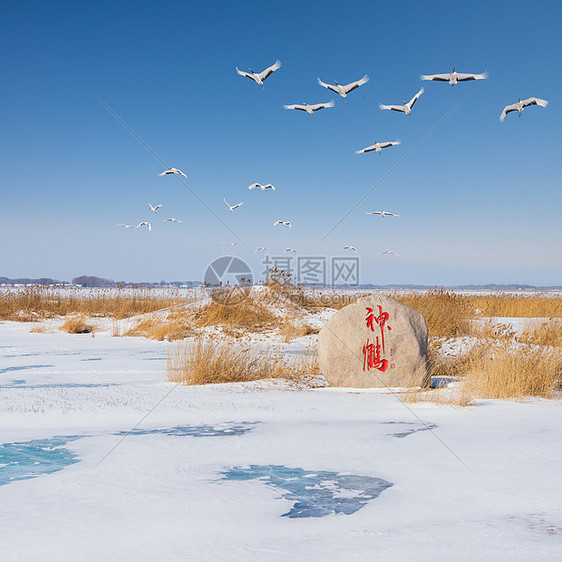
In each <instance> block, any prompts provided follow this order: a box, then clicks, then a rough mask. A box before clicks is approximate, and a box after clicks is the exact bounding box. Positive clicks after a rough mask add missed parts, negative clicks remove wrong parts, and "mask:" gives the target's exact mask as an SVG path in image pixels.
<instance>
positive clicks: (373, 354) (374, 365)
mask: <svg viewBox="0 0 562 562" xmlns="http://www.w3.org/2000/svg"><path fill="white" fill-rule="evenodd" d="M375 339H376V343H369V338H367V343H366V345H364V346H363V371H370V370H371V369H378V370H379V371H381V372H383V373H384V371H386V369H387V368H388V361H387V360H386V359H381V346H380V344H379V338H378V336H377V337H376V338H375Z"/></svg>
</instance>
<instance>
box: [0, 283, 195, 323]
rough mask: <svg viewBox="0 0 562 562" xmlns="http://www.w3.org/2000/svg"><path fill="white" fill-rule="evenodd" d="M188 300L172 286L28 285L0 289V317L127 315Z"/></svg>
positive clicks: (118, 316) (151, 310)
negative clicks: (91, 287)
mask: <svg viewBox="0 0 562 562" xmlns="http://www.w3.org/2000/svg"><path fill="white" fill-rule="evenodd" d="M191 300H192V299H191V298H188V297H186V296H185V295H181V294H180V293H179V292H178V291H172V290H171V291H169V292H167V293H162V292H161V291H159V290H155V289H134V290H129V289H56V290H55V289H52V288H49V287H28V288H25V289H18V290H15V289H12V290H3V291H0V320H12V321H19V322H30V321H37V320H40V319H42V318H52V317H55V316H68V315H70V314H86V315H88V316H107V317H111V318H128V317H130V316H136V315H139V314H147V313H150V312H154V311H156V310H160V309H163V308H168V307H171V306H175V305H179V304H183V303H186V302H190V301H191Z"/></svg>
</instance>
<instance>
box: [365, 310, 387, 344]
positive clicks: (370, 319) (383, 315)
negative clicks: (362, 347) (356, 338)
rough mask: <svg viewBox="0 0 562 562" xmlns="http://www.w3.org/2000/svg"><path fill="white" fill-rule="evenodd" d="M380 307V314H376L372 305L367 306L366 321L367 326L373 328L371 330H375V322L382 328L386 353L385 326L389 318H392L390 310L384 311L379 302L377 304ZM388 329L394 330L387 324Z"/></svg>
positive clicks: (382, 338)
mask: <svg viewBox="0 0 562 562" xmlns="http://www.w3.org/2000/svg"><path fill="white" fill-rule="evenodd" d="M377 306H378V307H379V315H378V316H375V314H374V312H373V309H372V308H370V307H368V306H367V307H366V309H367V313H368V314H367V318H365V321H366V322H367V327H368V328H370V329H371V332H374V331H375V325H374V322H376V323H377V324H378V325H379V327H380V329H381V340H382V352H383V353H385V352H386V350H385V347H384V327H385V325H386V323H387V322H388V319H389V318H390V314H389V313H388V312H383V311H382V306H381V305H380V304H379V305H377ZM386 327H387V329H388V330H392V328H391V327H390V326H388V325H386Z"/></svg>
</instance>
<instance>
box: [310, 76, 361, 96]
mask: <svg viewBox="0 0 562 562" xmlns="http://www.w3.org/2000/svg"><path fill="white" fill-rule="evenodd" d="M368 81H369V77H368V76H367V75H366V74H365V76H363V78H361V80H356V81H355V82H350V83H349V84H346V85H345V86H344V85H342V84H338V83H337V82H336V81H335V80H334V84H335V86H332V84H326V83H325V82H322V80H320V78H318V84H320V86H324V88H327V89H328V90H331V91H332V92H335V93H336V94H338V95H340V96H341V97H342V98H343V101H345V98H346V97H347V94H349V92H353V90H356V89H357V88H359V86H363V84H366V83H367V82H368Z"/></svg>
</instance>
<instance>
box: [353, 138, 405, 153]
mask: <svg viewBox="0 0 562 562" xmlns="http://www.w3.org/2000/svg"><path fill="white" fill-rule="evenodd" d="M398 144H400V141H399V140H395V141H386V142H377V141H375V144H372V145H371V146H366V147H365V148H362V149H361V150H356V151H355V154H364V153H366V152H373V150H376V151H377V152H378V153H379V154H382V149H383V148H388V147H389V146H396V145H398Z"/></svg>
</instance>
